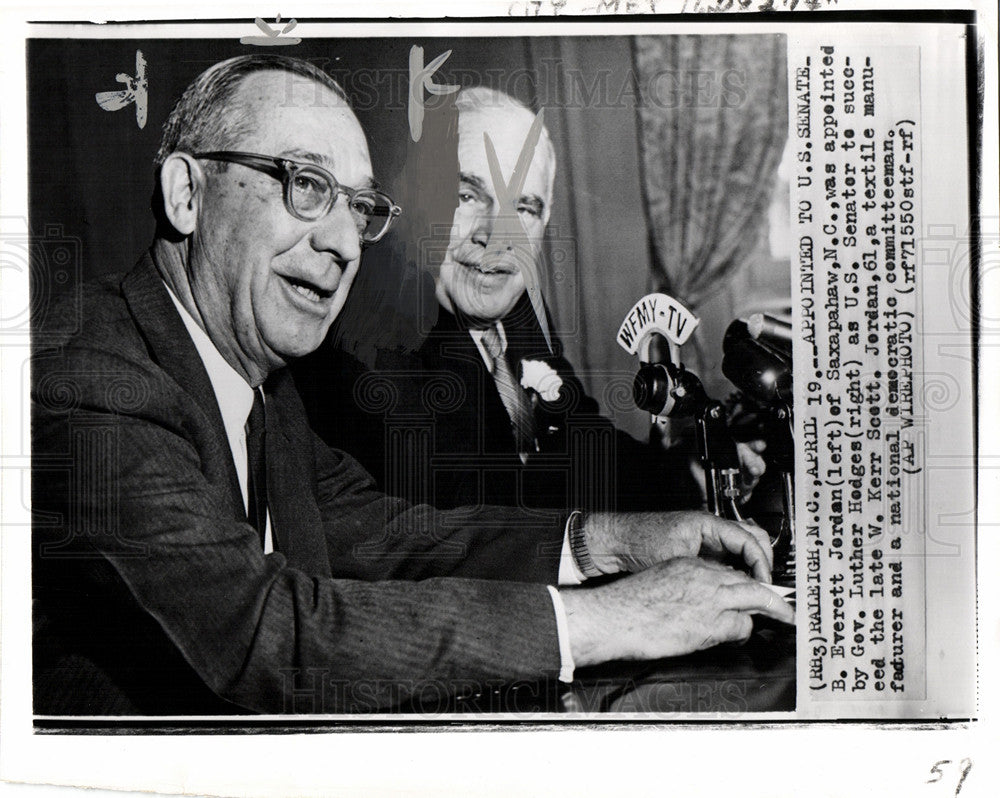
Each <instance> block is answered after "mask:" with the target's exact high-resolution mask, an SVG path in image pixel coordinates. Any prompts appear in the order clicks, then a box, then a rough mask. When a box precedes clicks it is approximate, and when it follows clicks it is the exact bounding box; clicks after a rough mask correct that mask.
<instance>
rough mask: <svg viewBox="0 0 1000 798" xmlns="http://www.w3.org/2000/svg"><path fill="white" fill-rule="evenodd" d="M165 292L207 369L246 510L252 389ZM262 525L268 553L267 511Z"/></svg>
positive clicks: (271, 545)
mask: <svg viewBox="0 0 1000 798" xmlns="http://www.w3.org/2000/svg"><path fill="white" fill-rule="evenodd" d="M164 285H166V283H164ZM167 292H168V293H169V294H170V298H171V299H172V300H173V301H174V306H175V307H176V308H177V312H178V313H180V314H181V320H182V321H183V322H184V326H185V327H186V328H187V331H188V335H190V336H191V340H192V341H193V342H194V348H195V349H197V350H198V356H199V357H200V358H201V362H202V364H203V365H204V366H205V371H207V372H208V379H209V381H210V382H211V383H212V390H213V391H215V401H216V402H218V404H219V412H220V413H221V414H222V424H223V426H224V427H225V428H226V438H227V439H228V440H229V451H230V452H232V454H233V465H235V466H236V476H237V482H239V483H240V492H241V493H242V494H243V509H244V510H246V509H247V478H248V474H247V435H246V423H247V417H248V416H249V415H250V408H251V407H253V390H254V389H253V388H251V387H250V384H249V383H248V382H247V381H246V380H245V379H243V377H241V376H240V374H239V373H238V372H237V371H236V369H234V368H233V367H232V366H230V365H229V363H227V362H226V359H225V358H224V357H223V356H222V355H221V354H219V350H218V349H216V348H215V344H213V343H212V339H211V338H209V337H208V334H207V333H206V332H205V331H204V330H203V329H201V327H199V326H198V322H196V321H195V320H194V317H192V316H191V314H190V313H188V311H187V308H185V307H184V306H183V305H182V304H181V301H180V300H179V299H178V298H177V297H176V296H174V292H173V291H171V290H170V286H167ZM264 527H265V528H264V553H265V554H270V553H271V552H272V551H274V540H273V538H272V537H271V513H270V511H268V514H267V519H266V521H265V524H264Z"/></svg>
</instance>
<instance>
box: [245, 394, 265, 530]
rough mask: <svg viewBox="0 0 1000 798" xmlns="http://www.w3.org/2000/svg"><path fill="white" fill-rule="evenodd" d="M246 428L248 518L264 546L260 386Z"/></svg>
mask: <svg viewBox="0 0 1000 798" xmlns="http://www.w3.org/2000/svg"><path fill="white" fill-rule="evenodd" d="M244 429H245V431H246V436H247V520H248V521H250V523H251V524H252V525H253V527H254V528H255V529H256V530H257V533H258V534H259V535H260V545H261V547H263V546H264V533H265V531H266V529H267V462H266V460H265V457H264V397H263V395H262V394H261V391H260V388H257V389H256V390H254V392H253V406H252V407H251V408H250V415H249V416H247V423H246V426H245V427H244Z"/></svg>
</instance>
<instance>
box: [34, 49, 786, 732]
mask: <svg viewBox="0 0 1000 798" xmlns="http://www.w3.org/2000/svg"><path fill="white" fill-rule="evenodd" d="M156 163H157V166H158V173H157V174H158V185H159V194H160V199H161V200H162V207H160V208H159V209H158V210H159V213H160V218H159V226H158V228H157V233H156V236H155V239H154V242H153V245H152V247H151V249H150V251H149V253H148V254H147V255H145V256H144V257H143V258H142V259H141V261H140V262H139V264H138V265H137V266H136V267H135V269H134V270H132V271H131V272H129V273H128V274H127V275H124V276H123V275H117V276H110V277H107V278H104V279H103V280H101V281H100V282H99V283H96V284H94V285H91V286H88V287H87V289H86V291H85V292H84V296H83V299H82V303H83V304H82V306H81V307H73V308H68V309H67V310H68V313H67V314H66V316H65V317H64V321H65V322H66V325H65V326H64V327H60V325H59V324H55V325H54V326H52V327H50V328H48V329H47V330H46V336H45V339H44V340H45V342H46V345H45V346H44V347H39V349H38V351H36V352H35V360H34V371H33V456H34V460H33V464H34V468H35V470H34V473H33V505H34V510H35V512H36V515H35V517H36V524H35V528H34V530H33V555H34V562H33V575H32V578H33V587H34V598H35V602H34V612H35V617H34V625H35V639H34V649H33V663H34V690H35V696H34V698H35V705H34V708H35V712H36V714H43V715H101V716H103V715H130V714H141V715H190V714H197V715H206V714H214V713H225V714H233V713H239V712H246V711H251V712H268V713H284V712H307V713H329V712H345V711H373V710H380V709H388V708H392V707H394V706H398V705H399V704H402V703H405V702H407V701H409V700H411V699H412V698H413V697H414V696H418V695H421V694H423V693H425V691H426V690H428V689H433V690H435V691H436V692H437V693H439V694H440V693H444V694H449V695H450V694H454V693H457V692H460V691H462V690H466V689H469V686H470V685H472V686H473V687H474V686H476V685H485V684H495V683H496V682H497V681H505V682H513V681H516V680H524V679H530V680H540V679H546V678H554V677H556V676H557V675H559V676H560V677H561V678H563V679H564V680H566V679H569V678H571V677H572V668H573V665H574V663H575V664H586V663H594V662H601V661H606V660H609V659H616V658H622V657H633V658H649V657H660V656H668V655H671V654H681V653H686V652H688V651H692V650H695V649H698V648H703V647H706V646H708V645H712V644H714V643H716V642H720V641H723V640H732V639H739V638H741V637H745V636H746V635H747V634H749V631H750V624H751V621H750V615H751V613H755V612H762V613H765V614H768V615H771V616H773V617H776V618H780V619H783V620H789V621H790V620H791V617H792V614H791V613H792V611H791V609H790V608H789V607H788V606H787V605H786V604H784V602H782V601H781V600H780V599H777V598H776V597H775V596H774V595H773V594H772V592H771V591H769V590H768V589H767V588H766V587H765V586H763V585H761V584H760V583H759V582H758V581H756V580H755V579H752V578H751V577H750V576H748V575H746V574H745V573H743V572H741V571H738V570H733V569H731V568H725V567H723V566H721V565H717V564H713V563H706V562H703V561H701V560H698V559H696V558H694V557H692V556H691V555H694V554H697V553H698V551H699V550H701V549H705V548H709V549H713V550H716V551H720V552H723V551H728V552H730V553H733V554H735V555H738V556H740V557H742V558H743V559H744V560H745V562H746V564H747V567H748V568H749V569H751V570H752V571H753V573H754V574H755V576H756V577H757V578H758V579H759V580H762V581H766V580H767V570H768V566H769V561H770V556H771V555H770V549H769V547H768V544H767V541H766V539H761V537H759V536H758V535H757V534H756V533H755V532H754V531H752V530H751V531H748V530H747V529H744V528H742V527H740V526H738V525H735V524H729V523H727V522H725V521H720V520H718V519H714V518H712V517H711V516H707V515H703V514H694V513H691V514H680V515H674V516H668V517H662V518H652V517H650V518H646V519H644V520H643V523H638V522H637V520H636V519H615V518H612V517H606V516H600V515H594V516H588V517H587V518H586V519H582V522H581V519H580V517H579V516H576V517H575V519H568V521H569V522H568V523H567V519H560V520H559V522H558V523H553V524H548V525H547V524H545V523H541V522H538V521H536V520H534V519H532V518H530V517H525V516H523V515H522V514H520V513H519V512H518V511H517V510H512V509H499V508H481V509H479V510H477V511H471V512H456V513H448V512H439V511H437V510H434V509H433V508H430V507H427V506H410V505H408V504H407V503H406V502H404V501H402V500H399V499H393V498H389V497H386V496H385V495H383V494H380V493H378V492H377V491H376V490H375V489H374V488H373V486H372V482H371V479H370V478H369V476H368V475H367V473H366V472H365V471H364V470H363V469H362V468H361V467H360V466H358V465H357V463H356V462H355V461H354V460H352V459H351V458H350V457H349V456H347V455H345V454H343V453H341V452H338V451H335V450H331V449H329V448H327V447H326V446H325V445H324V444H323V443H322V442H321V441H320V440H319V439H318V438H317V437H316V435H315V434H314V433H313V432H312V430H310V428H309V427H308V425H307V423H306V421H305V415H304V412H303V409H302V406H301V403H300V401H299V398H298V395H297V393H296V391H295V389H294V386H293V384H292V381H291V379H290V377H288V376H287V374H286V371H285V369H284V367H285V365H286V364H287V363H288V362H289V361H290V360H292V359H294V358H296V357H299V356H301V355H304V354H306V353H308V352H311V351H312V350H313V349H315V348H316V347H317V346H318V345H319V343H320V342H321V341H322V340H323V337H324V336H325V335H326V333H327V330H328V328H329V326H330V324H331V322H332V321H333V320H334V318H335V317H336V316H337V314H338V312H339V311H340V309H341V307H342V306H343V303H344V300H345V299H346V297H347V294H348V291H349V290H350V287H351V282H352V280H353V279H354V276H355V274H356V273H357V270H358V267H359V263H360V260H361V256H362V252H363V249H364V247H365V246H366V245H367V244H372V243H375V242H376V241H378V240H379V238H380V237H381V236H382V235H383V234H384V232H385V231H386V229H387V227H388V226H389V224H390V223H391V221H392V219H393V218H394V216H395V215H397V214H398V213H399V212H400V209H399V208H398V207H396V205H395V204H394V203H393V201H392V200H391V199H390V198H389V197H387V196H386V195H385V194H383V193H382V192H380V191H379V190H378V189H377V188H375V183H374V175H373V171H372V167H371V163H370V160H369V155H368V146H367V143H366V141H365V136H364V133H363V131H362V129H361V126H360V124H359V123H358V121H357V119H356V118H355V116H354V114H353V112H352V111H351V109H350V107H349V105H348V103H347V102H346V100H345V98H344V95H343V92H342V91H341V90H340V89H339V87H338V86H337V85H336V83H334V82H333V80H332V79H331V78H329V77H328V76H327V75H326V74H325V73H323V72H321V71H320V70H318V69H316V68H315V67H313V66H311V65H309V64H307V63H305V62H302V61H298V60H296V59H290V58H286V57H282V56H272V55H254V56H244V57H239V58H235V59H230V60H229V61H225V62H222V63H220V64H216V65H215V66H213V67H211V68H210V69H208V70H207V71H206V72H204V73H203V74H202V75H201V76H199V77H198V78H197V79H196V80H195V82H194V83H193V84H192V85H191V86H190V87H189V88H188V89H187V90H186V91H185V92H184V94H183V96H182V97H181V99H180V101H179V102H178V104H177V106H176V107H175V108H174V110H173V112H172V113H171V115H170V118H169V119H168V121H167V123H166V125H165V128H164V135H163V140H162V145H161V147H160V150H159V153H158V155H157V158H156ZM77 318H80V319H82V324H81V325H80V326H79V328H78V329H77V328H75V325H74V323H73V320H74V319H77ZM61 329H62V330H63V331H64V332H63V333H60V330H61ZM52 343H54V345H51V346H50V345H49V344H52ZM567 527H568V528H567ZM571 538H572V542H573V546H572V548H573V551H574V553H575V554H576V556H577V557H579V558H582V559H581V560H578V562H584V563H586V564H588V565H589V566H590V567H592V568H593V569H595V571H600V572H604V573H614V572H618V571H630V570H634V571H641V573H637V574H635V575H632V576H627V577H625V578H622V579H620V580H618V581H617V582H615V583H614V584H612V585H604V586H600V587H596V588H589V589H588V588H585V587H581V588H574V589H571V590H557V589H556V586H557V584H558V582H559V576H560V572H561V570H562V569H564V568H565V564H566V561H567V557H566V554H567V551H568V550H569V548H570V545H569V544H570V539H571ZM498 563H504V568H503V569H502V571H501V569H499V568H498V567H497V564H498ZM501 573H502V575H503V577H504V578H503V579H502V580H501V579H499V578H497V577H498V576H500V575H501Z"/></svg>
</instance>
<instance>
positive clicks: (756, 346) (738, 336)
mask: <svg viewBox="0 0 1000 798" xmlns="http://www.w3.org/2000/svg"><path fill="white" fill-rule="evenodd" d="M722 350H723V353H724V354H723V358H722V373H723V374H725V375H726V377H727V378H728V379H729V381H730V382H732V383H733V385H735V386H736V387H737V388H739V389H740V390H741V391H743V393H745V394H747V395H748V396H750V397H752V398H754V399H756V400H757V401H759V402H761V403H762V404H765V405H774V404H789V405H790V404H791V402H792V364H791V360H790V358H789V357H787V356H786V355H785V354H784V353H783V352H781V351H779V350H777V349H775V348H772V347H770V346H767V345H766V344H765V343H763V342H761V341H758V340H755V339H754V338H753V336H752V334H751V332H750V329H749V325H748V324H747V323H745V322H743V321H740V320H738V319H737V320H736V321H734V322H733V323H732V324H730V325H729V328H728V329H727V330H726V335H725V338H724V339H723V342H722Z"/></svg>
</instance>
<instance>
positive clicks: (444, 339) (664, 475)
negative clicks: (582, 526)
mask: <svg viewBox="0 0 1000 798" xmlns="http://www.w3.org/2000/svg"><path fill="white" fill-rule="evenodd" d="M503 324H504V332H505V335H506V337H507V357H508V361H509V363H510V366H511V369H512V370H513V371H514V372H515V376H516V378H517V379H520V377H521V374H522V368H523V363H524V362H525V361H531V360H535V361H543V362H544V363H546V364H547V365H548V366H549V367H550V368H552V369H553V370H555V371H556V372H557V374H558V375H559V377H560V379H561V380H562V388H561V391H560V395H559V398H558V400H556V401H554V402H547V401H543V400H541V399H540V398H537V397H536V398H535V399H534V415H535V429H536V433H537V440H538V444H539V447H540V452H538V453H536V454H533V455H532V456H531V457H530V458H529V459H528V462H527V463H524V462H522V460H521V458H520V457H519V455H518V453H517V451H516V445H515V441H514V437H513V435H512V433H511V426H510V418H509V416H508V414H507V411H506V409H505V408H504V405H503V403H502V401H501V400H500V396H499V393H498V391H497V387H496V383H495V381H494V379H493V376H492V374H491V373H490V372H489V370H488V369H487V367H486V364H485V363H484V362H483V358H482V356H481V354H480V352H479V349H478V347H477V346H476V344H475V342H474V341H473V340H472V337H471V336H470V335H469V332H468V329H467V328H466V327H465V326H464V325H463V323H462V322H461V320H460V319H458V318H456V316H454V315H452V314H451V313H448V312H446V311H444V310H441V311H440V313H439V316H438V320H437V323H436V324H435V326H434V328H433V330H432V331H431V332H430V334H429V335H428V336H427V338H426V340H425V341H424V342H423V344H422V345H421V346H420V348H419V349H418V351H417V352H416V353H415V354H409V355H407V354H399V353H397V352H383V353H381V355H380V356H379V358H378V361H377V363H376V367H375V369H374V370H368V369H366V368H365V367H364V366H363V365H362V364H361V363H359V362H358V361H356V360H354V359H353V358H352V357H350V356H349V355H347V354H345V353H343V352H339V351H332V350H329V349H327V350H321V352H319V353H317V354H316V355H315V356H313V357H310V358H307V359H306V360H305V361H304V362H302V363H300V364H297V366H296V368H295V369H294V370H293V372H294V374H295V379H296V381H297V383H298V384H299V386H300V389H301V391H302V394H303V397H304V398H305V401H306V408H307V411H308V413H309V417H310V422H311V424H312V425H313V427H314V428H315V429H316V430H317V432H319V434H320V435H321V436H322V437H323V438H324V439H325V440H326V441H327V442H329V443H331V444H332V445H334V446H337V447H339V448H343V449H345V450H346V451H349V452H350V453H351V454H352V455H354V456H356V457H357V458H358V459H359V460H360V461H361V462H362V464H363V465H364V466H365V467H366V468H367V469H368V470H369V471H370V472H371V473H372V474H373V475H374V476H375V478H376V481H377V483H378V485H379V487H380V488H382V489H383V490H385V491H386V492H387V493H390V494H392V495H396V496H402V497H404V498H406V499H408V500H410V501H427V502H430V503H432V504H434V505H435V506H438V507H459V506H468V505H477V506H478V505H488V504H503V505H510V506H520V507H522V508H532V509H535V510H541V511H545V510H548V511H550V514H554V515H556V516H560V515H565V513H566V511H567V510H569V509H600V510H641V509H642V510H651V509H659V510H662V509H680V508H696V507H700V505H701V496H700V493H699V491H698V488H697V486H696V485H695V484H694V482H693V480H692V478H691V475H690V470H689V468H688V465H687V461H686V457H684V456H681V455H678V454H675V453H665V452H662V451H658V450H655V449H654V448H652V447H650V446H648V445H646V444H642V443H639V442H638V441H636V440H635V439H634V438H632V437H631V436H629V435H627V434H626V433H623V432H620V431H618V430H616V429H615V427H614V425H613V424H612V422H611V421H609V420H608V419H607V418H605V417H602V416H601V414H600V411H599V407H598V404H597V402H596V401H595V400H594V399H592V398H591V397H590V396H588V395H587V393H586V391H585V390H584V388H583V385H582V384H581V383H580V381H579V379H577V377H576V374H575V373H574V370H573V367H572V366H571V365H570V363H569V362H568V361H567V360H566V359H565V358H564V357H563V356H562V354H561V349H562V347H561V344H560V342H559V340H558V338H555V339H554V340H553V348H554V350H555V353H554V354H553V353H550V352H549V349H548V345H547V344H546V342H545V339H544V336H543V335H542V331H541V328H540V326H539V324H538V321H537V319H536V317H535V314H534V311H533V310H532V307H531V303H530V301H529V300H528V298H527V294H524V295H523V296H522V297H521V299H520V301H519V302H518V303H517V304H516V305H515V307H514V308H513V309H512V310H511V312H510V313H509V314H508V315H507V316H506V317H505V318H504V320H503ZM630 388H631V384H629V385H627V386H626V390H630Z"/></svg>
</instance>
